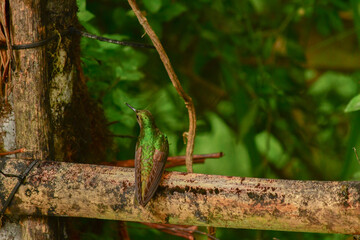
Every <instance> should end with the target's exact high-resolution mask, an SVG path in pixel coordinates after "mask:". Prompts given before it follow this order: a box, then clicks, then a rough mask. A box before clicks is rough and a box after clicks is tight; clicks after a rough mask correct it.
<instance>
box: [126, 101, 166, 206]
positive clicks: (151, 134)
mask: <svg viewBox="0 0 360 240" xmlns="http://www.w3.org/2000/svg"><path fill="white" fill-rule="evenodd" d="M126 105H128V107H130V108H131V109H132V110H134V111H135V113H136V118H137V121H138V123H139V125H140V135H139V138H138V142H137V143H136V151H135V198H136V200H137V202H138V203H139V204H140V205H141V206H143V207H145V206H146V204H147V203H148V202H149V201H150V199H151V198H152V196H153V195H154V194H155V191H156V189H157V187H158V186H159V183H160V180H161V176H162V174H163V171H164V167H165V163H166V159H167V156H168V154H169V143H168V140H167V137H166V135H165V134H163V133H162V132H161V131H160V130H159V129H158V128H157V127H156V125H155V121H154V118H153V116H152V115H151V113H150V112H149V111H147V110H136V109H135V108H133V107H132V106H130V105H129V104H126Z"/></svg>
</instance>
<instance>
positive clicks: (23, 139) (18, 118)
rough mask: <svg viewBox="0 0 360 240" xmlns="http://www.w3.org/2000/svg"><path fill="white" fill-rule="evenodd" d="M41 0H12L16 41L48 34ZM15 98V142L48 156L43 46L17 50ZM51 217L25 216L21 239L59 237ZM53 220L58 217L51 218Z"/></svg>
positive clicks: (26, 41)
mask: <svg viewBox="0 0 360 240" xmlns="http://www.w3.org/2000/svg"><path fill="white" fill-rule="evenodd" d="M41 4H42V2H41V1H22V0H14V1H11V3H10V18H11V22H12V24H11V34H12V35H11V36H12V39H13V44H25V43H32V42H37V41H40V40H42V39H44V38H45V37H46V32H45V30H46V29H45V26H44V24H43V22H42V15H43V14H44V12H43V8H42V7H41ZM15 61H16V71H15V72H14V75H13V90H12V93H13V98H14V113H15V126H16V145H17V147H21V148H26V149H27V150H28V151H30V153H31V155H32V156H34V157H36V158H39V159H49V158H50V152H51V150H52V149H51V146H52V138H51V128H50V116H49V109H50V108H49V99H48V97H47V96H48V94H47V89H48V86H47V84H48V82H47V73H48V67H47V64H46V52H45V48H44V47H40V48H34V49H27V50H23V51H16V52H15ZM49 221H51V220H49V219H48V218H45V217H41V216H39V217H36V218H22V219H21V220H20V222H19V224H20V226H21V229H22V230H21V233H22V239H39V240H41V239H56V236H57V233H56V230H55V229H53V228H52V227H51V225H55V224H51V223H49ZM52 221H57V220H56V219H52Z"/></svg>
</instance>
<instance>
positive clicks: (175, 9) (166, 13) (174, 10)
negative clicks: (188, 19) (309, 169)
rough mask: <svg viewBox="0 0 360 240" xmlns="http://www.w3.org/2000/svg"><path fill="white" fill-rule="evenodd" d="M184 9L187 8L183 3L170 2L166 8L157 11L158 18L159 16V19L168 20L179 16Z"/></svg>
mask: <svg viewBox="0 0 360 240" xmlns="http://www.w3.org/2000/svg"><path fill="white" fill-rule="evenodd" d="M186 10H187V8H186V7H185V5H183V4H181V3H172V4H171V5H170V6H169V7H167V8H166V9H164V10H163V11H161V13H159V14H160V16H159V18H161V20H163V21H165V22H167V21H170V20H171V19H173V18H175V17H177V16H179V15H180V14H182V13H183V12H185V11H186Z"/></svg>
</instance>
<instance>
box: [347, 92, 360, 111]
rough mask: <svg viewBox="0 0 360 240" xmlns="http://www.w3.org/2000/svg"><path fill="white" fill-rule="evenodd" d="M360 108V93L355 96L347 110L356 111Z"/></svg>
mask: <svg viewBox="0 0 360 240" xmlns="http://www.w3.org/2000/svg"><path fill="white" fill-rule="evenodd" d="M358 110H360V94H359V95H357V96H355V97H353V99H351V100H350V102H349V104H348V105H347V106H346V108H345V112H354V111H358Z"/></svg>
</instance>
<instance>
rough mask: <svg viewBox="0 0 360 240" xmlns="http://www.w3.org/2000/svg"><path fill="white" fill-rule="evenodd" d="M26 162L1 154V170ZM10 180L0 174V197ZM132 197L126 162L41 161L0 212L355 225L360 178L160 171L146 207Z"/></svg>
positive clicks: (271, 226) (359, 222)
mask: <svg viewBox="0 0 360 240" xmlns="http://www.w3.org/2000/svg"><path fill="white" fill-rule="evenodd" d="M2 161H4V160H2ZM26 164H29V162H28V161H24V160H12V159H11V160H10V159H7V160H6V165H5V167H4V168H3V171H5V172H12V173H15V172H16V171H15V170H16V169H17V171H21V169H25V168H26ZM0 166H1V165H0ZM16 181H17V180H16V179H11V178H6V177H4V176H0V197H1V203H4V200H5V196H8V194H9V193H10V191H11V189H12V187H13V186H14V185H15V182H16ZM133 199H134V172H133V170H132V169H129V168H120V167H111V166H101V165H88V164H74V163H64V162H50V161H47V162H45V161H44V162H40V163H39V165H38V166H36V167H35V168H34V169H33V170H32V171H31V172H30V174H29V176H28V177H27V179H26V181H25V183H24V184H23V185H22V186H21V187H20V189H19V191H18V193H17V194H16V195H15V198H14V200H13V202H12V204H11V205H10V207H9V208H8V210H7V211H6V214H10V215H11V214H15V215H18V214H23V215H38V216H43V215H46V216H70V217H86V218H99V219H112V220H123V221H141V222H154V223H172V224H185V225H199V226H215V227H229V228H247V229H262V230H280V231H299V232H319V233H343V234H359V233H360V182H350V181H349V182H329V181H328V182H327V181H295V180H275V179H256V178H245V177H227V176H215V175H204V174H194V173H191V174H186V173H180V172H167V173H165V175H164V177H163V180H162V182H161V184H160V187H159V189H158V191H157V194H156V195H155V197H154V199H153V200H151V201H150V203H149V204H148V205H147V207H146V208H142V207H140V206H134V204H133Z"/></svg>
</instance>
